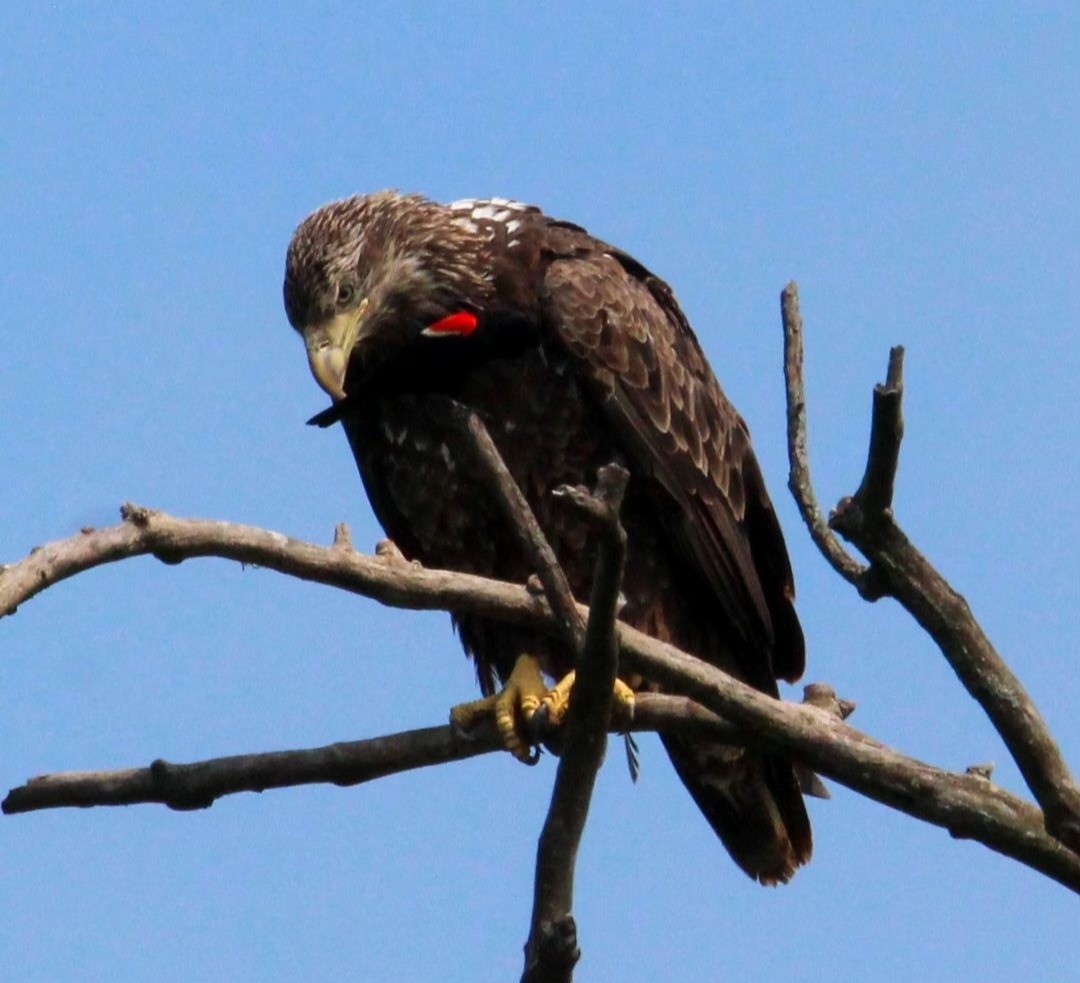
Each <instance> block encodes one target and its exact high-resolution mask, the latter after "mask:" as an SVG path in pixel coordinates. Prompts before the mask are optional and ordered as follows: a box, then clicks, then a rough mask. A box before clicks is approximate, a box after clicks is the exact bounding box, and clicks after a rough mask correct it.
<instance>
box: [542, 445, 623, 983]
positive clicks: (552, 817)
mask: <svg viewBox="0 0 1080 983" xmlns="http://www.w3.org/2000/svg"><path fill="white" fill-rule="evenodd" d="M629 478H630V474H629V472H628V471H627V470H626V469H625V468H623V467H620V466H619V465H617V464H610V465H607V466H606V467H603V468H601V469H600V472H599V475H598V476H597V487H596V491H595V492H594V493H593V494H591V495H590V494H589V493H588V492H587V491H586V490H585V489H584V488H569V487H562V488H558V489H556V490H555V494H557V495H560V496H561V497H564V498H566V499H567V501H568V502H569V503H570V504H571V506H572V507H573V508H575V509H577V510H578V511H579V512H580V513H581V514H582V515H583V516H584V517H585V519H586V522H587V523H588V524H589V525H591V526H592V528H593V530H594V533H595V535H596V536H597V539H598V540H599V546H598V553H597V560H596V570H595V572H594V574H593V585H592V594H591V597H590V603H589V617H588V622H587V624H586V628H585V638H584V641H583V642H582V645H581V651H580V654H579V655H578V658H577V659H576V676H575V679H574V687H573V690H572V691H571V699H570V708H569V710H568V712H567V718H566V728H565V734H564V737H563V750H562V756H561V758H560V760H559V768H558V771H557V772H556V775H555V787H554V789H553V791H552V794H551V807H550V808H549V809H548V814H547V818H546V819H545V821H544V827H543V830H542V831H541V833H540V840H539V842H538V844H537V848H536V879H535V887H534V894H533V912H532V920H531V925H530V929H529V938H528V941H527V942H526V943H525V972H524V973H523V975H522V981H523V983H564V981H565V983H568V981H569V980H570V979H571V977H572V973H573V968H574V966H575V965H576V964H577V961H578V959H580V958H581V953H580V951H579V949H578V947H577V926H576V924H575V922H574V917H573V901H574V871H575V869H576V867H577V853H578V847H579V845H580V844H581V837H582V834H583V833H584V832H585V821H586V819H587V818H588V815H589V805H590V803H591V802H592V793H593V788H594V787H595V785H596V776H597V773H598V772H599V770H600V766H601V764H603V761H604V753H605V751H606V749H607V730H608V726H609V723H610V720H611V707H612V693H613V690H614V687H615V678H616V674H617V673H618V668H619V642H618V636H617V635H616V631H615V622H616V618H617V616H618V607H619V592H620V590H621V589H622V576H623V564H624V562H625V559H626V532H625V531H624V529H623V527H622V525H621V523H620V522H619V509H620V508H621V507H622V500H623V495H624V494H625V492H626V483H627V481H628V480H629Z"/></svg>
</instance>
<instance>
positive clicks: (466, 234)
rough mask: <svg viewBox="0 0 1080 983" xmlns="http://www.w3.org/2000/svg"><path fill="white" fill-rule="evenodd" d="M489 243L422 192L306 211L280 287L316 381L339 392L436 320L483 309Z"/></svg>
mask: <svg viewBox="0 0 1080 983" xmlns="http://www.w3.org/2000/svg"><path fill="white" fill-rule="evenodd" d="M486 248H487V244H486V240H485V239H484V238H483V237H481V236H479V235H478V234H477V231H476V228H475V226H472V227H470V225H469V224H468V223H463V222H461V221H460V220H459V219H456V218H455V216H454V214H453V212H452V211H451V210H450V209H448V208H446V207H445V206H443V205H438V204H436V203H435V202H432V201H429V200H428V199H426V198H423V197H421V196H420V195H402V194H398V193H397V192H395V191H380V192H378V193H376V194H372V195H366V196H358V197H355V198H346V199H344V200H342V201H335V202H332V203H331V204H329V205H324V206H323V207H322V208H320V209H319V210H318V211H316V212H313V213H312V214H311V215H309V216H308V217H307V218H306V219H304V221H303V222H301V223H300V226H299V227H298V228H297V230H296V232H295V233H294V234H293V238H292V242H291V243H290V244H289V252H288V255H287V257H286V262H285V284H284V294H285V311H286V313H287V314H288V317H289V323H290V324H291V325H292V326H293V327H294V328H295V329H296V330H297V331H298V332H299V333H300V334H301V336H302V337H303V339H304V342H305V345H306V347H307V353H308V362H309V364H310V366H311V372H312V375H314V376H315V380H316V382H318V383H319V385H320V386H322V388H323V389H324V390H325V391H326V392H327V393H328V394H329V395H330V396H331V397H332V398H333V399H334V400H335V401H337V400H342V399H344V398H345V395H346V390H347V389H348V390H349V393H350V395H351V394H353V393H352V390H353V389H354V388H355V387H356V385H358V380H363V379H365V378H367V377H369V376H370V375H371V373H372V371H373V370H374V369H375V368H377V367H378V365H379V364H381V363H383V362H384V361H386V360H388V359H390V358H392V357H393V356H394V355H401V354H402V353H403V352H404V351H406V350H407V349H408V348H409V346H410V345H413V344H416V343H420V342H421V340H422V339H423V338H424V335H425V332H426V331H428V329H430V328H431V327H432V326H433V325H438V324H441V323H450V322H448V321H446V319H447V318H448V317H453V316H455V315H458V316H460V315H461V312H468V311H475V310H477V309H479V308H480V306H482V304H483V302H484V300H485V298H486V297H487V295H488V293H489V292H490V290H491V283H490V274H489V272H488V271H489V266H490V263H489V262H488V259H487V256H486ZM473 323H474V324H475V318H473Z"/></svg>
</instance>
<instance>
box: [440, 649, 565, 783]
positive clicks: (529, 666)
mask: <svg viewBox="0 0 1080 983" xmlns="http://www.w3.org/2000/svg"><path fill="white" fill-rule="evenodd" d="M547 692H548V688H547V685H546V684H545V683H544V676H543V673H542V672H541V671H540V663H539V662H538V661H537V660H536V659H535V658H533V656H531V655H520V656H518V659H517V661H516V662H515V663H514V669H513V672H511V673H510V678H509V679H507V680H506V686H505V687H504V688H503V690H502V692H500V693H495V694H494V695H493V696H487V697H484V699H482V700H474V701H473V702H471V703H461V704H459V705H458V706H456V707H454V708H453V709H452V710H451V711H450V723H451V724H453V725H454V727H456V728H457V729H458V730H461V731H466V732H467V731H469V730H472V728H473V727H475V726H476V724H477V723H478V722H479V721H480V720H481V719H482V718H483V717H486V716H493V717H494V718H495V726H496V727H497V728H498V730H499V736H500V737H501V738H502V742H503V747H505V748H506V750H507V751H509V752H510V753H511V754H512V755H513V756H514V757H515V758H517V759H518V760H519V761H524V762H526V763H528V764H535V762H536V756H535V755H534V754H533V751H532V742H531V741H529V740H528V739H527V737H526V736H525V724H526V722H527V721H528V720H529V718H530V717H532V716H533V714H535V713H536V711H537V710H538V709H539V707H540V702H541V700H543V699H544V698H545V696H546V695H547Z"/></svg>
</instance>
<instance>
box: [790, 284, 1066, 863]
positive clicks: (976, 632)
mask: <svg viewBox="0 0 1080 983" xmlns="http://www.w3.org/2000/svg"><path fill="white" fill-rule="evenodd" d="M781 309H782V313H783V319H784V328H785V338H786V340H787V341H786V347H787V349H788V351H789V357H787V358H786V359H785V372H786V376H787V392H788V420H789V432H788V445H789V455H790V458H791V460H792V479H791V487H792V490H793V491H794V493H795V497H796V499H797V501H798V502H799V507H800V509H801V510H802V513H803V517H804V519H805V520H806V522H807V525H808V527H809V528H810V531H811V535H812V536H813V537H814V541H815V543H817V545H818V547H819V548H820V549H821V551H822V553H823V554H824V555H825V556H826V558H827V559H828V560H829V562H830V563H832V564H833V566H834V567H835V568H836V569H837V570H838V571H839V572H840V573H841V574H842V575H843V576H844V577H845V578H846V579H847V580H849V581H851V582H852V583H853V584H854V585H855V586H856V587H857V588H858V590H859V593H860V594H861V595H862V596H863V597H865V598H866V599H868V600H876V599H878V598H880V597H884V596H888V597H894V598H896V600H898V601H899V602H900V603H901V604H902V605H903V606H904V608H906V609H907V611H908V612H909V613H910V614H911V615H912V617H914V618H915V620H916V621H917V622H918V623H919V625H920V626H921V627H922V628H923V629H924V630H925V631H926V632H927V633H928V634H929V635H930V637H931V638H933V639H934V641H935V642H936V643H937V645H938V647H939V648H940V649H941V651H942V654H943V655H944V656H945V658H946V659H947V660H948V661H949V664H950V665H951V666H952V668H953V671H954V672H955V673H956V675H957V676H958V677H959V678H960V681H961V682H962V683H963V685H964V687H965V688H966V689H967V691H968V693H969V694H970V695H971V696H972V697H973V698H974V699H975V700H976V701H977V702H978V703H979V705H980V706H982V708H983V710H984V711H985V712H986V714H987V716H988V717H989V718H990V721H991V722H992V723H993V725H994V727H995V728H996V729H997V731H998V733H999V734H1000V735H1001V737H1002V739H1003V740H1004V742H1005V744H1006V746H1007V747H1008V749H1009V752H1010V753H1011V754H1012V756H1013V758H1014V760H1015V761H1016V764H1017V766H1018V767H1019V769H1020V772H1021V774H1023V776H1024V780H1025V781H1026V782H1027V785H1028V788H1030V789H1031V792H1032V794H1033V795H1034V796H1035V799H1036V800H1037V801H1038V803H1039V804H1040V805H1041V806H1042V808H1043V812H1044V814H1045V817H1046V818H1045V822H1046V829H1047V831H1048V832H1049V833H1050V834H1051V835H1052V836H1054V837H1056V838H1057V839H1059V840H1060V841H1061V842H1062V843H1064V844H1065V845H1066V846H1068V847H1069V848H1070V849H1071V850H1073V851H1074V852H1080V786H1077V784H1076V781H1075V780H1074V779H1073V776H1072V774H1071V773H1070V771H1069V768H1068V765H1067V764H1066V763H1065V759H1064V757H1063V756H1062V754H1061V751H1060V749H1059V748H1058V746H1057V743H1056V742H1055V741H1054V739H1053V737H1052V736H1051V734H1050V731H1049V729H1048V728H1047V726H1046V723H1045V721H1044V720H1043V719H1042V716H1041V714H1040V713H1039V711H1038V709H1037V708H1036V706H1035V704H1034V702H1033V701H1032V699H1031V697H1030V696H1029V695H1028V693H1027V691H1026V690H1025V689H1024V687H1023V685H1022V684H1021V683H1020V681H1019V680H1018V679H1017V678H1016V676H1015V675H1014V674H1013V672H1012V671H1011V670H1010V669H1009V667H1008V665H1006V663H1005V660H1004V659H1002V658H1001V656H1000V655H999V654H998V653H997V651H996V650H995V648H994V646H993V644H992V643H991V642H990V640H989V638H987V637H986V634H985V633H984V632H983V630H982V628H981V627H980V626H979V623H978V622H977V621H976V620H975V617H974V615H973V614H972V613H971V609H970V608H969V607H968V604H967V601H965V600H964V598H963V597H962V596H961V595H960V594H958V593H957V592H956V591H955V590H953V589H952V587H951V586H950V585H949V584H948V582H947V581H946V580H945V579H944V578H943V577H942V576H941V574H940V573H938V571H937V570H936V569H935V568H934V567H933V566H932V565H931V563H930V562H929V561H928V560H927V559H926V557H924V556H923V555H922V553H920V552H919V550H918V549H916V548H915V546H913V545H912V543H911V541H910V540H909V539H908V538H907V536H906V535H905V534H904V532H903V530H902V529H901V528H900V527H899V525H898V524H897V523H896V520H895V518H894V516H893V510H892V499H893V485H894V482H895V479H896V470H897V465H898V462H899V455H900V444H901V441H902V439H903V433H904V427H903V415H902V401H903V355H904V352H903V349H902V348H894V349H893V350H892V351H891V352H890V355H889V369H888V374H887V378H886V382H885V383H884V385H879V386H876V387H875V389H874V409H873V417H872V423H871V431H870V449H869V453H868V456H867V463H866V471H865V473H864V475H863V479H862V482H861V483H860V484H859V488H858V490H857V491H856V492H855V494H854V495H850V496H848V497H846V498H844V499H842V500H841V501H840V503H839V505H837V507H836V509H835V511H834V512H833V513H832V515H831V516H830V518H829V526H830V527H831V528H832V529H834V530H836V531H837V532H839V533H840V534H841V535H842V536H843V537H844V538H845V539H847V540H848V541H849V542H851V543H853V544H854V545H855V546H857V547H858V549H859V550H860V552H862V553H863V555H865V556H866V558H867V559H868V560H869V561H870V565H869V567H861V566H859V565H858V564H856V563H855V562H854V561H853V560H852V559H851V557H849V556H848V555H847V554H846V553H845V552H844V551H843V549H842V548H841V547H840V546H839V543H837V542H836V541H835V539H832V538H830V537H828V536H826V535H824V534H823V533H822V531H821V528H820V510H818V509H817V505H816V502H815V500H814V496H813V490H812V487H811V484H810V480H809V473H808V471H806V470H805V468H804V467H800V473H799V476H798V478H796V466H795V465H796V461H797V460H800V461H801V462H803V464H805V459H806V455H805V449H806V429H805V428H806V418H805V413H804V412H803V406H804V403H805V395H804V392H805V389H804V383H803V377H802V318H801V317H800V316H799V298H798V287H797V286H796V285H795V284H794V283H790V284H788V286H787V287H786V288H785V289H784V292H783V294H782V295H781Z"/></svg>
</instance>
